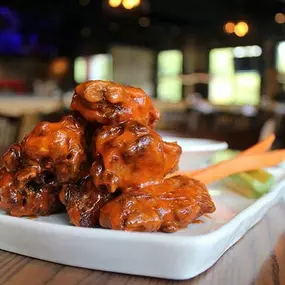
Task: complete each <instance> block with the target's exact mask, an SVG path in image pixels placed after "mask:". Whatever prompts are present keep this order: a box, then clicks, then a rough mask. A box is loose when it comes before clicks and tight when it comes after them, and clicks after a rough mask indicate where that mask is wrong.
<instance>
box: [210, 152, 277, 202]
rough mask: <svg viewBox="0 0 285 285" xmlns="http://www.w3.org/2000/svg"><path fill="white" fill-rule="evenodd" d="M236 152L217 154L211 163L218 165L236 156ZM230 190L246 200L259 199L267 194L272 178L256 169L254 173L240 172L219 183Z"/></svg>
mask: <svg viewBox="0 0 285 285" xmlns="http://www.w3.org/2000/svg"><path fill="white" fill-rule="evenodd" d="M238 153H239V152H238V151H231V150H227V151H224V152H220V153H217V154H216V155H215V157H214V158H213V163H218V162H221V161H223V160H226V159H231V158H233V157H234V156H236V155H237V154H238ZM221 182H222V183H223V184H224V185H226V186H227V187H228V188H229V189H230V190H232V191H234V192H237V193H239V194H241V195H243V196H246V197H248V198H259V197H260V196H262V195H264V194H266V193H268V191H269V190H270V188H271V187H272V185H273V184H274V183H275V179H274V176H273V175H272V174H270V173H269V172H267V171H265V170H263V169H258V170H254V171H248V172H241V173H238V174H234V175H231V176H229V177H226V178H224V179H223V180H222V181H221Z"/></svg>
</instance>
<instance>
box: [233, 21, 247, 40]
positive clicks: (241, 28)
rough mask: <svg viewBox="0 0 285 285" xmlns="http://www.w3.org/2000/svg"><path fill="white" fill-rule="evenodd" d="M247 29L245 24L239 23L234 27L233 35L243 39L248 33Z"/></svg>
mask: <svg viewBox="0 0 285 285" xmlns="http://www.w3.org/2000/svg"><path fill="white" fill-rule="evenodd" d="M248 30H249V27H248V24H247V23H246V22H239V23H237V24H236V26H235V34H236V35H237V36H238V37H244V36H245V35H246V34H247V33H248Z"/></svg>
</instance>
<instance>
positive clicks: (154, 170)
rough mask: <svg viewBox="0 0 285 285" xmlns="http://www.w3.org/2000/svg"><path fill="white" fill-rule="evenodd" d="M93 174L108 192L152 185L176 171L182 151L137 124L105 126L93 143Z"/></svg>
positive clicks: (96, 184) (100, 185)
mask: <svg viewBox="0 0 285 285" xmlns="http://www.w3.org/2000/svg"><path fill="white" fill-rule="evenodd" d="M94 153H95V162H94V163H93V165H92V168H91V174H92V177H93V180H94V184H95V186H96V187H98V188H100V187H105V188H107V190H108V191H109V192H115V191H116V190H117V189H121V190H126V189H128V188H130V187H137V186H141V185H145V184H153V183H157V182H159V181H161V180H162V178H163V177H164V176H165V175H166V174H168V173H170V172H171V171H173V170H174V169H176V167H177V165H178V162H179V157H180V154H181V148H180V146H178V145H177V144H176V143H166V142H164V141H163V140H162V138H161V137H160V136H159V135H158V134H157V133H156V132H155V131H154V130H153V129H151V128H149V127H146V126H144V125H142V124H140V123H138V122H136V121H129V122H125V123H121V124H119V125H116V126H105V127H103V128H102V129H101V130H100V131H99V132H98V133H97V135H96V136H95V139H94Z"/></svg>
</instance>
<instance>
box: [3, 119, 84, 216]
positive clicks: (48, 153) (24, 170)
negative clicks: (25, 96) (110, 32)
mask: <svg viewBox="0 0 285 285" xmlns="http://www.w3.org/2000/svg"><path fill="white" fill-rule="evenodd" d="M85 164H86V155H85V142H84V126H83V124H82V123H81V122H80V121H79V120H77V119H76V118H74V117H73V116H67V117H64V118H63V119H62V120H61V121H60V122H58V123H48V122H42V123H40V124H38V125H37V126H36V127H35V128H34V129H33V130H32V132H31V133H29V134H28V135H27V136H26V137H25V138H24V139H23V140H22V141H21V142H20V143H18V144H15V145H13V146H12V147H11V148H10V149H9V150H8V151H7V152H6V153H5V154H4V155H3V157H2V166H3V168H2V170H1V177H0V209H3V210H5V211H7V212H9V213H10V214H11V215H16V216H30V215H32V216H38V215H47V214H50V213H52V212H54V211H57V210H58V209H59V208H60V207H59V205H60V201H59V198H58V192H59V189H60V186H61V184H62V183H68V182H73V181H76V180H77V178H78V175H79V174H80V173H81V171H82V169H83V168H84V167H85Z"/></svg>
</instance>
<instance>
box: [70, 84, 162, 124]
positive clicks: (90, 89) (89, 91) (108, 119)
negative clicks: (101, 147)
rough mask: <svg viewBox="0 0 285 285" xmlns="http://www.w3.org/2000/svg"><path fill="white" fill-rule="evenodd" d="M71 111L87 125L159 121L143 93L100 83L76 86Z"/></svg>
mask: <svg viewBox="0 0 285 285" xmlns="http://www.w3.org/2000/svg"><path fill="white" fill-rule="evenodd" d="M70 108H71V110H74V111H78V112H79V113H80V114H81V115H82V116H83V117H84V118H85V119H86V120H88V121H89V122H97V123H100V124H103V125H111V124H117V123H121V122H124V121H127V120H136V121H138V122H140V123H142V124H144V125H147V126H153V125H154V123H155V122H156V121H157V120H158V119H159V113H158V111H157V110H156V109H155V108H154V106H153V105H152V102H151V99H150V98H149V97H148V96H147V95H146V94H145V93H144V91H143V90H141V89H139V88H135V87H130V86H123V85H120V84H117V83H114V82H109V81H101V80H93V81H87V82H85V83H82V84H80V85H78V86H77V87H76V88H75V94H74V96H73V99H72V102H71V106H70Z"/></svg>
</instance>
